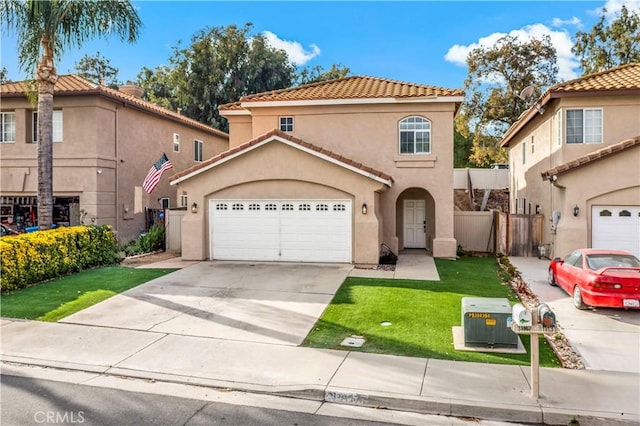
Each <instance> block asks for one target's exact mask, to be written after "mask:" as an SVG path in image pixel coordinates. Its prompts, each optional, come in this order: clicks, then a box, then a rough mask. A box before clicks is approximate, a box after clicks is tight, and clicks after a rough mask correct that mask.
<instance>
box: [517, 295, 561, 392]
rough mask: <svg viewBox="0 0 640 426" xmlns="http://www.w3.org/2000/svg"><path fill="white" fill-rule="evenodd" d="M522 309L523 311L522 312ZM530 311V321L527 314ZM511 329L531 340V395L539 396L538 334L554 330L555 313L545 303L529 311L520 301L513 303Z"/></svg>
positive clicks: (550, 332)
mask: <svg viewBox="0 0 640 426" xmlns="http://www.w3.org/2000/svg"><path fill="white" fill-rule="evenodd" d="M523 310H524V312H523ZM529 313H530V322H529V321H527V320H528V319H529V317H528V314H529ZM518 317H520V318H521V319H520V321H518ZM511 329H512V330H513V332H514V333H516V334H528V335H529V336H530V342H531V397H532V398H536V399H537V398H538V397H539V396H540V345H539V342H538V334H552V333H555V331H556V320H555V315H554V314H553V312H552V311H551V309H549V306H547V305H546V304H544V303H543V304H540V305H538V306H537V307H536V308H535V309H532V310H531V311H530V312H529V310H528V309H526V308H524V306H523V305H522V304H521V303H516V304H515V305H513V322H512V323H511Z"/></svg>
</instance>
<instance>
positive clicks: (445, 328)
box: [303, 258, 560, 367]
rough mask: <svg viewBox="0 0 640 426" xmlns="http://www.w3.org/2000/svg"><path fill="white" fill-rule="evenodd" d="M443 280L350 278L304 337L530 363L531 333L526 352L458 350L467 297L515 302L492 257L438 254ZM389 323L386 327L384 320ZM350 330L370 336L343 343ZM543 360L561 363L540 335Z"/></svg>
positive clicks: (325, 343)
mask: <svg viewBox="0 0 640 426" xmlns="http://www.w3.org/2000/svg"><path fill="white" fill-rule="evenodd" d="M436 265H437V268H438V273H439V275H440V281H413V280H392V279H373V278H355V277H350V278H347V280H346V281H345V282H344V284H343V285H342V287H340V289H339V290H338V292H337V293H336V295H335V296H334V299H333V301H332V302H331V304H330V305H329V306H327V308H326V310H325V312H324V313H323V314H322V316H321V317H320V320H319V321H318V322H317V323H316V325H315V326H314V327H313V329H312V331H311V333H309V335H308V336H307V338H306V339H305V342H304V343H303V345H304V346H311V347H321V348H331V349H348V350H353V351H362V352H373V353H385V354H392V355H405V356H416V357H424V358H437V359H447V360H453V361H470V362H486V363H495V364H519V365H528V364H529V363H530V355H529V354H530V352H529V336H524V335H523V336H520V337H521V339H522V342H523V345H524V346H525V348H526V349H527V353H526V354H504V353H490V352H467V351H457V350H455V349H454V346H453V334H452V327H454V326H461V325H462V324H461V317H462V312H461V310H462V303H461V300H462V298H463V297H500V298H502V297H505V298H508V299H509V300H510V301H511V302H512V303H515V302H516V301H517V298H516V297H515V294H514V293H513V292H512V290H511V289H510V287H509V286H508V285H506V284H503V283H502V282H501V280H500V279H499V278H498V275H497V264H496V261H495V259H494V258H461V259H458V260H456V261H451V260H444V259H436ZM384 321H388V322H391V324H392V325H391V326H388V327H384V326H382V325H381V323H382V322H384ZM352 335H357V336H363V337H364V338H365V340H366V342H365V344H364V345H363V346H362V347H361V348H355V347H348V348H345V347H343V346H340V342H341V341H342V340H343V339H344V338H346V337H350V336H352ZM540 365H541V366H545V367H559V366H560V362H559V361H558V359H557V357H556V355H555V354H554V352H553V350H552V349H551V347H550V346H549V345H548V343H547V342H546V340H545V339H544V338H542V337H541V338H540Z"/></svg>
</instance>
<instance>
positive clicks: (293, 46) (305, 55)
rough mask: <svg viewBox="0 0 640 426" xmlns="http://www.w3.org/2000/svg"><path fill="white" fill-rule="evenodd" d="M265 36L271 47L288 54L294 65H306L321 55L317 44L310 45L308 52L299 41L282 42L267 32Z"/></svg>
mask: <svg viewBox="0 0 640 426" xmlns="http://www.w3.org/2000/svg"><path fill="white" fill-rule="evenodd" d="M263 35H264V36H265V38H266V39H267V41H268V42H269V44H270V45H271V46H273V47H275V48H276V49H282V50H284V51H285V52H287V55H288V56H289V59H290V60H291V62H292V63H293V64H294V65H304V64H306V63H307V62H309V61H310V60H311V59H313V58H315V57H316V56H318V55H319V54H320V48H319V47H318V46H316V45H315V44H312V45H310V46H309V47H310V49H311V50H310V51H307V50H304V47H302V45H301V44H300V43H298V42H297V41H288V40H281V39H280V38H278V36H277V35H275V34H274V33H272V32H271V31H265V32H264V33H263Z"/></svg>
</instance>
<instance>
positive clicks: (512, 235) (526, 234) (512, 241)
mask: <svg viewBox="0 0 640 426" xmlns="http://www.w3.org/2000/svg"><path fill="white" fill-rule="evenodd" d="M508 217H509V219H508V220H509V225H508V235H509V238H508V248H509V252H508V253H509V256H524V257H531V256H537V255H538V245H540V243H541V242H542V230H543V224H544V216H543V215H541V214H535V215H530V214H510V215H509V216H508Z"/></svg>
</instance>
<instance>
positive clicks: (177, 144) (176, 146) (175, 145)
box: [173, 133, 180, 152]
mask: <svg viewBox="0 0 640 426" xmlns="http://www.w3.org/2000/svg"><path fill="white" fill-rule="evenodd" d="M173 152H180V134H178V133H174V134H173Z"/></svg>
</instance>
